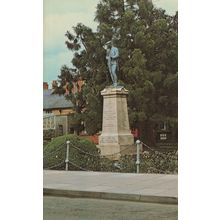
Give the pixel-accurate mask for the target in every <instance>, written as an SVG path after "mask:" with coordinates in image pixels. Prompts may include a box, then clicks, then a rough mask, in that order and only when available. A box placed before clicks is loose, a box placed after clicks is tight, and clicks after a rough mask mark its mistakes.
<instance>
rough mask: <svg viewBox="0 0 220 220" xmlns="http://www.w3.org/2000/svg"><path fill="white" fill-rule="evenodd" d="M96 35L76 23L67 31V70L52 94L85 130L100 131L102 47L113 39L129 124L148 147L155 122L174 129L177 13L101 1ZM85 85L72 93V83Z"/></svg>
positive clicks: (104, 72)
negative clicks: (68, 104)
mask: <svg viewBox="0 0 220 220" xmlns="http://www.w3.org/2000/svg"><path fill="white" fill-rule="evenodd" d="M95 20H96V21H97V22H98V27H97V31H96V32H93V31H92V30H91V29H90V28H89V27H86V26H85V25H83V24H78V25H77V26H76V27H74V28H73V32H74V33H71V32H69V31H67V33H66V36H67V41H66V45H67V47H68V49H69V50H70V51H72V52H73V59H72V64H73V68H68V67H66V66H64V67H62V68H61V74H60V76H59V84H58V86H57V88H56V89H55V92H57V93H64V90H63V89H62V88H63V86H65V85H66V84H68V86H67V89H68V91H69V94H68V95H67V98H68V99H70V100H71V101H72V103H73V106H74V109H75V110H76V114H75V116H74V117H75V119H76V122H78V126H79V129H78V130H80V128H81V127H80V125H81V123H80V122H81V121H82V120H83V121H84V122H85V125H86V129H87V132H88V133H89V134H94V133H96V132H97V131H99V130H101V121H102V97H101V95H100V91H101V90H102V89H103V88H104V87H105V86H106V85H110V84H111V80H110V76H109V73H108V68H107V63H106V58H105V56H106V54H105V49H104V48H103V45H104V44H105V43H106V42H107V41H109V40H111V39H112V37H114V38H115V39H116V46H117V47H118V48H119V53H120V58H119V73H118V78H119V84H121V85H124V86H125V87H126V89H128V90H129V96H128V110H129V119H130V126H131V127H136V128H138V129H139V130H140V133H141V137H140V138H141V139H142V140H143V141H144V142H147V143H148V144H149V145H151V146H152V145H153V144H154V141H153V140H154V137H153V129H154V128H155V125H156V124H157V123H158V122H159V121H167V122H169V124H170V125H171V126H172V127H176V125H177V112H178V109H177V107H178V104H177V103H178V102H177V100H178V87H177V82H178V78H177V72H178V56H177V55H178V49H177V46H178V42H177V41H178V35H177V32H178V30H177V28H178V14H177V13H176V14H175V15H174V16H170V15H167V14H166V13H165V10H162V9H158V8H155V7H154V6H153V4H152V3H151V1H148V0H102V1H101V2H100V3H99V4H98V5H97V11H96V17H95ZM78 79H82V80H84V81H85V84H84V86H83V87H82V89H81V90H80V91H79V92H77V93H72V92H71V91H72V87H73V85H72V82H76V81H77V80H78Z"/></svg>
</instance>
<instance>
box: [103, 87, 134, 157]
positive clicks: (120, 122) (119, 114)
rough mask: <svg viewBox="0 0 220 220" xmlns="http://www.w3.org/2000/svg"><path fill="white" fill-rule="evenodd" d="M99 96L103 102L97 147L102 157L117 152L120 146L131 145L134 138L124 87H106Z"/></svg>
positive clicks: (126, 92)
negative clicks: (106, 153) (100, 131)
mask: <svg viewBox="0 0 220 220" xmlns="http://www.w3.org/2000/svg"><path fill="white" fill-rule="evenodd" d="M101 94H102V96H103V99H104V100H103V121H102V133H101V135H100V136H99V145H100V149H101V154H102V155H104V154H105V153H104V152H118V150H119V149H120V146H121V145H123V146H124V145H132V144H133V143H134V138H133V135H132V134H131V132H130V127H129V120H128V110H127V94H128V91H127V90H126V89H125V88H124V87H108V88H105V89H104V90H103V91H102V92H101Z"/></svg>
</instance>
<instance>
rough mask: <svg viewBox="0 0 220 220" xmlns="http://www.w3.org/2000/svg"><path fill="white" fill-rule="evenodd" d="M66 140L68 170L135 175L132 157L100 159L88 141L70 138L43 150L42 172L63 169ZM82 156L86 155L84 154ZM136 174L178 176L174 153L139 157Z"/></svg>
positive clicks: (57, 139) (150, 154)
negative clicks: (138, 169)
mask: <svg viewBox="0 0 220 220" xmlns="http://www.w3.org/2000/svg"><path fill="white" fill-rule="evenodd" d="M67 140H69V141H70V142H71V144H70V150H69V161H70V162H69V170H90V171H102V172H123V173H135V172H136V156H135V155H134V156H131V155H124V156H121V158H120V159H119V160H118V161H112V160H110V159H108V158H104V157H101V155H100V151H99V149H98V148H97V147H96V146H95V144H93V143H92V142H91V141H89V140H85V139H84V138H81V137H78V136H75V135H73V134H70V135H65V136H60V137H56V138H54V139H53V140H52V141H51V142H49V143H48V144H46V145H45V146H44V168H45V169H48V168H50V169H58V170H64V169H65V158H66V141H67ZM85 152H86V153H85ZM140 162H141V163H140V173H164V174H171V173H172V174H176V173H178V152H177V151H171V152H158V151H153V152H148V151H145V152H144V153H143V154H142V155H140Z"/></svg>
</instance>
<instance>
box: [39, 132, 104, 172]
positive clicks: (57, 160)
mask: <svg viewBox="0 0 220 220" xmlns="http://www.w3.org/2000/svg"><path fill="white" fill-rule="evenodd" d="M67 140H69V141H70V149H69V161H70V162H69V170H81V169H80V168H83V169H85V170H93V171H96V170H100V156H99V155H100V152H99V150H98V148H97V147H96V146H95V144H93V143H92V142H91V141H88V140H84V139H81V138H79V137H77V136H75V135H73V134H70V135H64V136H59V137H56V138H54V139H53V140H52V141H51V142H50V143H48V144H47V145H46V146H45V147H44V151H43V152H44V168H45V169H48V168H51V169H59V170H64V169H65V163H64V161H65V158H66V141H67ZM76 148H78V149H76ZM83 152H87V154H85V153H83ZM88 154H92V155H96V156H95V157H93V156H91V155H88ZM59 164H60V165H59ZM56 165H57V166H56Z"/></svg>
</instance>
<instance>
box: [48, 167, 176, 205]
mask: <svg viewBox="0 0 220 220" xmlns="http://www.w3.org/2000/svg"><path fill="white" fill-rule="evenodd" d="M177 185H178V176H177V175H164V174H133V173H110V172H109V173H107V172H106V173H104V172H84V171H52V170H50V171H49V170H45V171H44V194H45V195H61V196H69V197H88V198H102V199H119V200H131V201H143V202H160V203H172V204H177V200H178V190H177Z"/></svg>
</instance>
